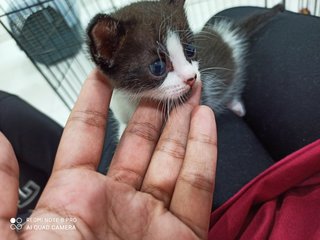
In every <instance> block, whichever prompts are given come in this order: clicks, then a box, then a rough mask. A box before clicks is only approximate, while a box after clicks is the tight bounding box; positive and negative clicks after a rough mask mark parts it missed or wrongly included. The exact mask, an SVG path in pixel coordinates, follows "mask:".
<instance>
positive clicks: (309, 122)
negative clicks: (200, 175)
mask: <svg viewBox="0 0 320 240" xmlns="http://www.w3.org/2000/svg"><path fill="white" fill-rule="evenodd" d="M256 10H257V8H234V9H230V10H226V11H223V12H221V13H219V14H218V15H220V16H227V17H230V18H234V19H240V18H243V17H245V16H247V15H249V14H252V12H254V11H256ZM319 42H320V20H319V18H316V17H310V16H301V15H298V14H294V13H289V12H285V13H281V14H279V16H277V17H275V18H274V19H273V20H272V21H271V22H269V23H268V24H267V25H266V26H265V27H264V28H263V29H261V30H259V31H258V32H257V33H256V34H255V35H254V36H253V38H252V42H251V50H250V54H249V58H248V61H249V64H248V67H247V84H246V89H245V91H244V93H243V98H244V102H245V106H246V110H247V114H246V116H245V117H244V118H243V119H241V118H239V117H237V116H235V115H234V114H233V113H231V112H226V113H225V114H223V115H221V116H219V117H218V118H217V125H218V166H217V178H216V190H215V195H214V207H218V206H220V205H221V204H222V203H224V202H225V201H226V200H227V199H229V198H230V197H231V196H232V195H234V194H235V193H236V192H237V191H238V190H239V189H240V188H241V187H242V186H243V185H245V184H246V183H247V182H248V181H250V180H251V179H253V178H254V177H256V176H257V175H258V174H259V173H261V172H262V171H263V170H265V169H266V168H268V167H269V166H270V165H272V164H273V163H274V161H277V160H280V159H281V158H283V157H284V156H286V155H288V154H290V153H291V152H293V151H295V150H298V149H299V148H301V147H303V146H305V145H307V144H308V143H311V142H313V141H314V140H316V139H317V138H318V136H319V135H320V110H319V103H320V70H319V66H320V54H319V53H320V44H319ZM113 126H114V124H109V128H108V130H107V131H108V136H107V137H106V144H105V149H104V153H103V157H102V161H101V164H100V171H101V172H105V169H106V168H107V166H108V165H109V163H110V161H111V157H112V153H113V151H114V147H115V143H114V141H113V139H112V138H111V137H110V136H111V135H112V132H115V129H114V127H113ZM62 130H63V129H62V127H60V126H59V125H58V124H56V123H55V122H53V121H52V120H50V119H48V118H47V117H46V116H44V115H43V114H41V113H39V112H38V111H37V110H35V109H34V108H32V107H31V106H30V105H28V104H27V103H25V102H24V101H22V100H21V99H19V98H17V97H15V96H12V95H9V94H7V93H4V92H0V131H2V132H3V133H4V134H5V135H6V137H7V138H8V139H9V141H10V142H11V144H12V145H13V148H14V150H15V153H16V156H17V158H18V161H19V164H20V175H21V177H20V178H21V179H20V188H21V189H22V190H23V187H25V184H26V182H27V181H29V180H30V179H31V180H33V181H35V182H36V183H37V184H38V185H39V186H40V189H43V186H44V185H45V183H46V181H47V179H48V177H49V175H50V172H51V168H52V165H53V161H54V157H55V153H56V150H57V146H58V143H59V140H60V137H61V133H62ZM37 196H39V194H38V195H37ZM36 199H37V198H35V200H33V201H32V202H31V203H30V204H28V205H26V206H24V207H22V208H21V209H20V213H24V212H26V210H27V209H32V208H33V207H34V205H35V202H36ZM20 202H21V198H20Z"/></svg>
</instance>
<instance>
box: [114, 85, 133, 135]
mask: <svg viewBox="0 0 320 240" xmlns="http://www.w3.org/2000/svg"><path fill="white" fill-rule="evenodd" d="M137 105H138V102H137V101H135V100H133V99H130V98H129V96H128V94H127V93H125V92H123V91H121V90H117V89H115V90H113V95H112V99H111V103H110V108H111V110H112V112H113V114H114V116H115V118H116V119H117V120H118V121H119V138H120V136H121V135H122V133H123V131H124V129H125V128H126V126H127V124H128V122H129V120H130V118H131V116H132V114H133V113H134V111H135V110H136V108H137Z"/></svg>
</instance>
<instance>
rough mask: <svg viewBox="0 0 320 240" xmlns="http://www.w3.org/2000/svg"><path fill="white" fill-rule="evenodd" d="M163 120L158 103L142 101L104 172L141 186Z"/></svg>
mask: <svg viewBox="0 0 320 240" xmlns="http://www.w3.org/2000/svg"><path fill="white" fill-rule="evenodd" d="M162 123H163V114H162V113H161V110H160V108H159V103H156V102H149V101H141V103H140V104H139V106H138V108H137V110H136V111H135V113H134V114H133V116H132V118H131V120H130V122H129V123H128V126H127V128H126V130H125V131H124V133H123V135H122V137H121V140H120V142H119V144H118V147H117V149H116V152H115V154H114V157H113V160H112V162H111V165H110V168H109V171H108V174H107V175H108V176H109V177H111V178H113V179H114V180H116V181H119V182H123V183H126V184H129V185H131V186H133V187H134V188H136V189H140V187H141V183H142V179H143V178H144V175H145V172H146V169H147V167H148V165H149V161H150V159H151V156H152V153H153V151H154V148H155V146H156V144H157V142H158V139H159V136H160V132H161V128H162Z"/></svg>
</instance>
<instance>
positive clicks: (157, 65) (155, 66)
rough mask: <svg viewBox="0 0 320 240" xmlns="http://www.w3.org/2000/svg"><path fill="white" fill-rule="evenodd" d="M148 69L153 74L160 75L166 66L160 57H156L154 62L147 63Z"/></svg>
mask: <svg viewBox="0 0 320 240" xmlns="http://www.w3.org/2000/svg"><path fill="white" fill-rule="evenodd" d="M149 69H150V72H151V73H152V74H153V75H155V76H157V77H160V76H162V75H163V74H165V73H166V70H167V67H166V63H165V62H164V61H163V60H162V59H157V60H156V61H155V62H154V63H152V64H150V65H149Z"/></svg>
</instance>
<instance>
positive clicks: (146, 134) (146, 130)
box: [125, 121, 158, 142]
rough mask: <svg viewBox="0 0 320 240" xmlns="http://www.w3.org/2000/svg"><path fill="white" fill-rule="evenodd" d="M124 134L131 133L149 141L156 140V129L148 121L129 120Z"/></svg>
mask: <svg viewBox="0 0 320 240" xmlns="http://www.w3.org/2000/svg"><path fill="white" fill-rule="evenodd" d="M125 134H132V135H135V136H137V137H140V138H142V139H144V140H147V141H150V142H156V141H157V140H158V130H157V128H156V126H155V125H153V124H152V123H149V122H135V121H133V122H130V123H129V125H128V127H127V129H126V130H125Z"/></svg>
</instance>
